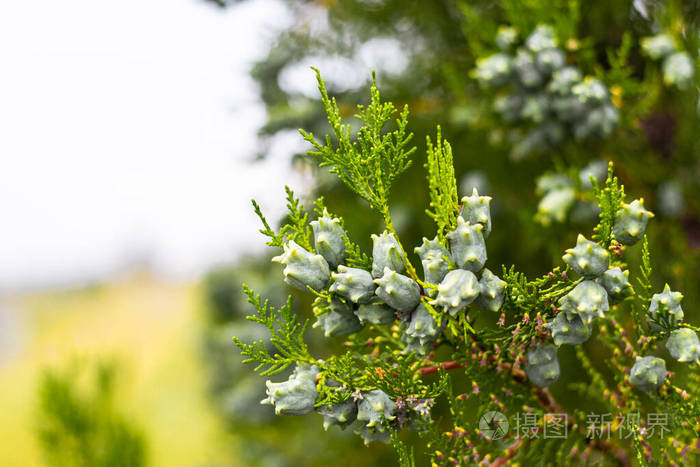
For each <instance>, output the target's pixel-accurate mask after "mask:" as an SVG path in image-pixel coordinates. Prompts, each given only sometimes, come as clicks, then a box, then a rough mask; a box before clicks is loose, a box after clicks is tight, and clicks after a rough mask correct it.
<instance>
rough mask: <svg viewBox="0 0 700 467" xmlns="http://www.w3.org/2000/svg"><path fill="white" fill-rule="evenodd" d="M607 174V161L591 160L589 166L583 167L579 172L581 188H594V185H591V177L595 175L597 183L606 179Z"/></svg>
mask: <svg viewBox="0 0 700 467" xmlns="http://www.w3.org/2000/svg"><path fill="white" fill-rule="evenodd" d="M607 175H608V164H606V163H605V161H603V160H600V159H598V160H594V161H591V162H590V163H589V164H588V165H587V166H585V167H584V168H582V169H581V171H580V172H579V173H578V179H579V183H581V188H583V189H584V190H590V189H591V188H593V185H591V177H593V180H595V181H596V182H597V183H601V182H602V181H603V180H605V177H606V176H607Z"/></svg>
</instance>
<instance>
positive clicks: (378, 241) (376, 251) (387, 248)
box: [372, 230, 406, 278]
mask: <svg viewBox="0 0 700 467" xmlns="http://www.w3.org/2000/svg"><path fill="white" fill-rule="evenodd" d="M372 242H373V246H372V276H374V277H375V278H377V277H381V276H382V274H384V268H389V269H391V270H392V271H396V272H404V271H405V270H406V263H405V262H404V257H403V253H402V252H401V247H400V246H399V244H398V242H397V241H396V238H395V237H394V234H393V233H388V232H387V231H386V230H385V231H384V233H382V234H381V235H374V234H372Z"/></svg>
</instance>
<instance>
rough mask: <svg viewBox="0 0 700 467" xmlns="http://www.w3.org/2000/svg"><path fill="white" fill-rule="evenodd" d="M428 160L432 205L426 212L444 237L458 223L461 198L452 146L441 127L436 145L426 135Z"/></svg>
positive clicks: (427, 167) (440, 235)
mask: <svg viewBox="0 0 700 467" xmlns="http://www.w3.org/2000/svg"><path fill="white" fill-rule="evenodd" d="M426 146H427V151H426V152H427V155H428V160H427V162H426V163H425V168H426V169H427V171H428V188H429V190H430V207H431V208H432V209H433V210H432V211H431V210H430V209H426V211H425V212H426V213H427V214H428V215H429V216H430V217H432V218H433V220H434V221H435V223H436V224H437V234H438V236H439V237H440V238H443V239H444V236H445V234H446V233H447V232H449V231H450V230H452V229H454V228H455V226H456V225H457V216H458V215H459V198H458V196H457V182H456V179H455V170H454V162H453V159H452V147H451V146H450V143H448V142H447V141H444V140H443V139H442V135H441V132H440V127H438V130H437V138H436V142H435V146H433V144H432V142H431V141H430V137H429V136H428V137H426Z"/></svg>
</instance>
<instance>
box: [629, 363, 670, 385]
mask: <svg viewBox="0 0 700 467" xmlns="http://www.w3.org/2000/svg"><path fill="white" fill-rule="evenodd" d="M664 381H666V362H665V361H663V360H662V359H660V358H656V357H651V356H649V357H637V361H636V362H635V364H634V365H633V366H632V369H631V370H630V383H632V384H634V385H635V386H637V387H638V388H639V389H641V390H642V391H646V392H652V391H656V390H657V389H658V388H659V387H661V385H662V384H664Z"/></svg>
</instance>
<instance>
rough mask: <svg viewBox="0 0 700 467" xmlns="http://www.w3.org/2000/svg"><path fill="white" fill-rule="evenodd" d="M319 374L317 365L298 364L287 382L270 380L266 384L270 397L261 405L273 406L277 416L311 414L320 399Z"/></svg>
mask: <svg viewBox="0 0 700 467" xmlns="http://www.w3.org/2000/svg"><path fill="white" fill-rule="evenodd" d="M318 373H319V369H318V367H317V366H316V365H310V364H308V363H304V362H300V363H297V366H296V368H295V370H294V373H292V375H291V376H290V377H289V379H288V380H287V381H283V382H281V383H273V382H271V381H270V380H268V381H267V382H266V383H265V385H266V386H267V396H268V397H267V398H266V399H263V400H262V401H261V402H260V403H261V404H269V405H273V406H274V407H275V413H276V414H277V415H305V414H307V413H311V412H312V411H313V410H314V404H315V403H316V398H317V397H318V391H317V390H316V376H318Z"/></svg>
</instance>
